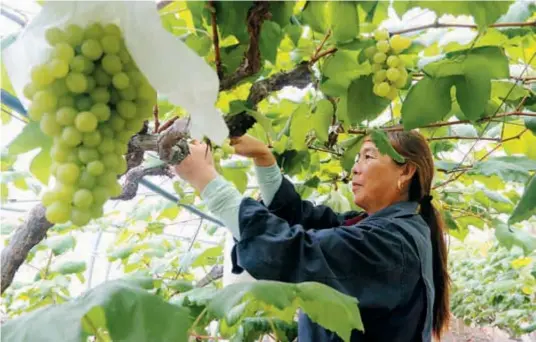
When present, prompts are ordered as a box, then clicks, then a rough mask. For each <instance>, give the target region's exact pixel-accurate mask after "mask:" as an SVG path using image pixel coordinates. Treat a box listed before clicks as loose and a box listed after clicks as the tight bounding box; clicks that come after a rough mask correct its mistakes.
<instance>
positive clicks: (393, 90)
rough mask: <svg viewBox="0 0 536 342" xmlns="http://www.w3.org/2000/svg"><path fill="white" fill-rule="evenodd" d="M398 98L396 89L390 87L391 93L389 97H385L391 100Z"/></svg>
mask: <svg viewBox="0 0 536 342" xmlns="http://www.w3.org/2000/svg"><path fill="white" fill-rule="evenodd" d="M397 96H398V92H397V90H396V88H395V87H390V88H389V92H388V93H387V95H385V97H387V98H388V99H390V100H394V99H395V98H396V97H397Z"/></svg>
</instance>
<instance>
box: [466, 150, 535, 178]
mask: <svg viewBox="0 0 536 342" xmlns="http://www.w3.org/2000/svg"><path fill="white" fill-rule="evenodd" d="M531 171H536V161H534V160H530V159H529V158H527V157H519V156H501V157H491V158H489V159H487V160H484V161H480V162H477V163H475V164H474V165H473V169H471V170H469V171H468V172H467V173H468V174H470V175H472V174H482V175H485V176H493V175H497V176H499V177H501V178H502V179H504V180H505V181H514V182H526V181H527V180H528V179H529V177H530V172H531Z"/></svg>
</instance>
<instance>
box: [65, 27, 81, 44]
mask: <svg viewBox="0 0 536 342" xmlns="http://www.w3.org/2000/svg"><path fill="white" fill-rule="evenodd" d="M65 35H66V38H67V42H68V43H69V44H71V46H72V47H75V46H78V45H80V44H82V40H83V39H84V30H83V29H82V28H81V27H80V26H78V25H75V24H70V25H69V26H67V27H66V28H65Z"/></svg>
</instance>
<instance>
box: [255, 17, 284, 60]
mask: <svg viewBox="0 0 536 342" xmlns="http://www.w3.org/2000/svg"><path fill="white" fill-rule="evenodd" d="M281 39H283V31H282V30H281V27H280V26H279V24H277V23H276V22H273V21H271V20H266V21H265V22H264V23H263V24H262V28H261V37H260V40H259V50H260V51H261V56H262V58H265V59H267V60H269V61H270V62H271V63H272V64H275V62H276V57H277V48H278V47H279V44H280V43H281Z"/></svg>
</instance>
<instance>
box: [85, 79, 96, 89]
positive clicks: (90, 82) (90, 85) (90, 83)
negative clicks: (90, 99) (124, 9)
mask: <svg viewBox="0 0 536 342" xmlns="http://www.w3.org/2000/svg"><path fill="white" fill-rule="evenodd" d="M86 79H87V91H88V93H91V92H92V91H93V89H95V87H97V81H95V78H94V77H93V76H87V77H86Z"/></svg>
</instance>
